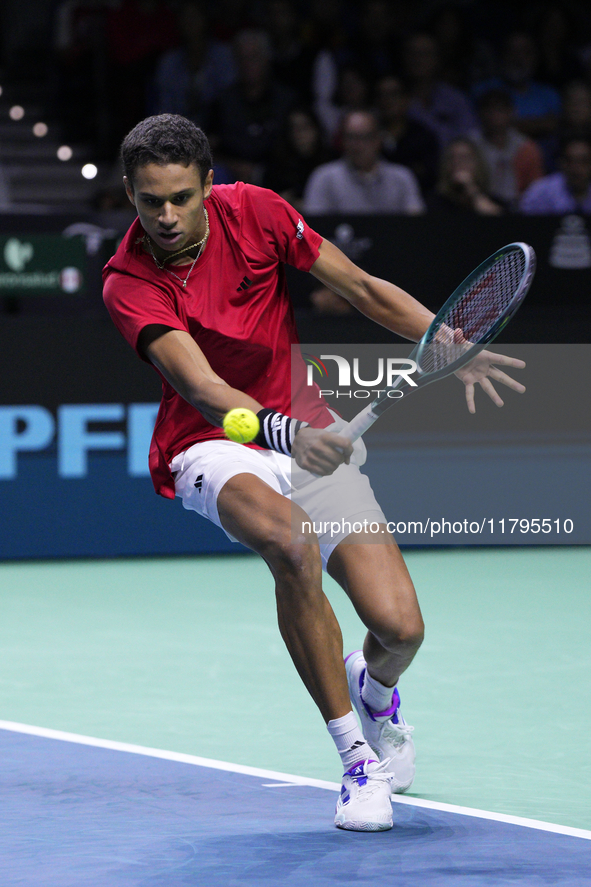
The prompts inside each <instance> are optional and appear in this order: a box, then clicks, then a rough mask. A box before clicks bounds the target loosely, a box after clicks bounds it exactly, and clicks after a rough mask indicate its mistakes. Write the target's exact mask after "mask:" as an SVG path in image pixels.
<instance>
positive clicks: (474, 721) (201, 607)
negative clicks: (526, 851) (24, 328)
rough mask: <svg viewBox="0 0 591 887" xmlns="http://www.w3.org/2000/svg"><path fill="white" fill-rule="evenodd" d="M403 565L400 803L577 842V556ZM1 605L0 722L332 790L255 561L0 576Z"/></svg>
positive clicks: (480, 557)
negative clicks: (495, 818) (568, 835)
mask: <svg viewBox="0 0 591 887" xmlns="http://www.w3.org/2000/svg"><path fill="white" fill-rule="evenodd" d="M406 559H407V562H408V564H409V568H410V571H411V574H412V576H413V579H414V581H415V584H416V586H417V589H418V592H419V598H420V601H421V605H422V608H423V614H424V616H425V621H426V624H427V636H426V640H425V643H424V645H423V647H422V649H421V650H420V652H419V654H418V656H417V658H416V660H415V662H414V663H413V665H412V666H411V668H410V670H409V671H408V672H407V674H405V675H404V676H403V679H402V681H401V684H400V687H401V695H402V700H403V711H404V713H405V716H406V719H407V720H408V721H409V722H410V723H412V724H414V725H415V741H416V745H417V755H418V758H417V778H416V781H415V784H414V786H413V789H412V794H413V795H415V796H418V797H421V798H427V799H430V800H433V801H438V802H446V803H450V804H458V805H464V806H468V807H476V808H480V809H485V810H491V811H495V812H500V813H505V814H513V815H517V816H524V817H529V818H533V819H540V820H545V821H547V822H554V823H558V824H561V825H568V826H574V827H578V828H587V829H589V828H591V805H590V804H589V798H590V797H591V704H590V703H591V693H590V689H591V677H590V674H591V645H590V644H589V626H590V624H591V595H590V594H589V577H590V576H591V549H589V548H582V547H578V548H577V547H571V548H568V547H553V548H546V549H542V548H512V549H461V550H460V549H453V550H451V549H449V550H428V549H423V550H420V551H418V550H415V551H410V552H407V553H406ZM325 589H326V591H327V594H328V595H329V598H330V600H331V602H332V604H333V607H334V608H335V611H336V613H337V616H338V618H339V621H340V622H341V626H342V628H343V635H344V640H345V652H350V650H352V649H358V648H359V647H360V645H361V642H362V638H363V631H362V628H361V625H360V623H359V622H358V619H357V617H356V615H355V614H354V612H353V609H352V607H351V606H350V604H349V603H348V601H347V599H346V597H345V596H344V594H343V593H342V592H341V591H340V589H339V588H338V587H337V586H336V585H335V583H333V582H332V580H330V579H326V581H325ZM0 601H1V607H2V619H1V621H0V719H2V720H5V721H17V722H20V723H24V724H31V725H36V726H41V727H51V728H54V729H58V730H64V731H71V732H74V733H82V734H86V735H90V736H95V737H100V738H105V739H113V740H119V741H124V742H129V743H137V744H140V745H145V746H151V747H156V748H162V749H167V750H172V751H178V752H186V753H190V754H194V755H199V756H203V757H207V758H214V759H218V760H222V761H230V762H235V763H239V764H249V765H252V766H255V767H262V768H266V769H269V770H278V771H282V772H287V773H294V774H298V775H303V776H311V777H317V778H321V779H327V780H330V781H334V782H337V781H338V780H339V778H340V762H339V760H338V758H337V756H336V753H335V751H334V749H333V747H332V743H331V742H330V740H329V738H328V735H327V733H326V730H325V728H324V725H323V723H322V721H321V719H320V716H319V715H318V713H317V711H316V709H315V707H314V705H313V703H312V702H311V700H310V699H309V698H308V696H307V694H306V692H305V690H304V688H303V686H301V685H300V682H299V678H298V677H297V675H296V673H295V670H294V668H293V666H292V665H291V662H290V660H289V657H288V655H287V653H286V651H285V649H284V647H283V643H282V641H281V638H280V636H279V632H278V629H277V626H276V623H275V612H274V597H273V584H272V581H271V578H270V575H269V574H268V572H267V569H266V567H265V565H264V564H263V562H262V561H260V560H259V559H258V558H256V557H255V556H250V555H236V556H228V557H199V558H176V559H175V558H160V559H143V560H139V559H138V560H133V559H130V560H111V561H76V562H74V561H68V562H63V561H62V562H36V563H4V564H1V565H0Z"/></svg>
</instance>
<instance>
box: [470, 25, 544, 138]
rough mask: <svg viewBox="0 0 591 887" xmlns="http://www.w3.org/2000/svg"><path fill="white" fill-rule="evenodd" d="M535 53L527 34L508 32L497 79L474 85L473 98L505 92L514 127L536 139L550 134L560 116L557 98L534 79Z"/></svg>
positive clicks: (536, 61)
mask: <svg viewBox="0 0 591 887" xmlns="http://www.w3.org/2000/svg"><path fill="white" fill-rule="evenodd" d="M537 65H538V52H537V49H536V46H535V43H534V41H533V39H532V37H531V35H530V34H528V33H526V32H525V31H512V32H511V33H510V34H508V35H507V37H506V39H505V41H504V44H503V53H502V59H501V77H493V78H492V79H490V80H486V81H484V82H481V83H478V84H476V86H475V88H474V95H475V96H476V97H478V96H480V95H482V94H483V93H485V92H489V91H490V90H491V89H506V90H507V91H508V92H509V94H510V96H511V99H512V100H513V105H514V108H515V126H516V127H517V128H518V129H519V130H520V131H521V132H522V133H524V135H528V136H530V137H531V138H534V139H538V138H543V137H545V136H548V135H551V134H552V133H553V132H554V131H555V129H556V127H557V125H558V117H559V114H560V95H559V94H558V92H557V91H556V89H555V88H554V87H553V86H548V85H547V84H545V83H539V82H538V81H537V80H535V79H534V75H535V73H536V68H537Z"/></svg>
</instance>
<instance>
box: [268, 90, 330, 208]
mask: <svg viewBox="0 0 591 887" xmlns="http://www.w3.org/2000/svg"><path fill="white" fill-rule="evenodd" d="M331 159H332V156H331V152H330V151H329V150H328V149H327V148H326V147H325V145H324V142H323V139H322V129H321V127H320V124H319V123H318V120H317V119H316V117H315V115H314V113H313V112H312V111H311V110H310V109H309V108H307V107H304V106H302V107H298V108H294V109H293V110H292V111H290V113H289V116H288V118H287V122H286V125H285V127H284V129H283V131H282V133H281V134H280V136H279V138H278V139H277V141H276V143H275V145H274V147H273V151H272V153H271V157H270V160H269V163H268V165H267V171H266V173H265V178H264V179H263V185H264V186H265V188H271V190H272V191H276V192H277V193H278V194H280V195H281V197H283V198H284V200H287V201H288V202H289V203H291V205H292V206H295V208H296V209H297V210H300V211H301V208H302V198H303V196H304V188H305V186H306V182H307V181H308V178H309V177H310V175H311V173H312V172H313V170H315V169H316V167H317V166H320V165H321V164H322V163H327V162H328V161H329V160H331Z"/></svg>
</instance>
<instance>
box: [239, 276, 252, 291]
mask: <svg viewBox="0 0 591 887" xmlns="http://www.w3.org/2000/svg"><path fill="white" fill-rule="evenodd" d="M249 286H252V280H249V279H248V277H243V279H242V283H241V284H240V286H237V287H236V292H237V293H239V292H241V291H244V290H247V289H248V287H249Z"/></svg>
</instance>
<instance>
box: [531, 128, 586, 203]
mask: <svg viewBox="0 0 591 887" xmlns="http://www.w3.org/2000/svg"><path fill="white" fill-rule="evenodd" d="M560 167H561V169H560V171H559V172H553V173H550V175H548V176H544V178H542V179H538V180H537V182H534V183H533V184H532V185H530V186H529V188H528V189H527V191H526V192H525V194H524V195H523V197H522V198H521V202H520V205H519V208H520V210H521V212H523V213H526V214H528V215H545V214H548V215H552V214H560V215H562V214H565V213H575V212H578V213H583V214H585V215H589V214H591V141H589V140H588V139H583V138H580V137H577V138H570V139H567V140H566V141H565V143H564V145H563V148H562V151H561V160H560Z"/></svg>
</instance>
